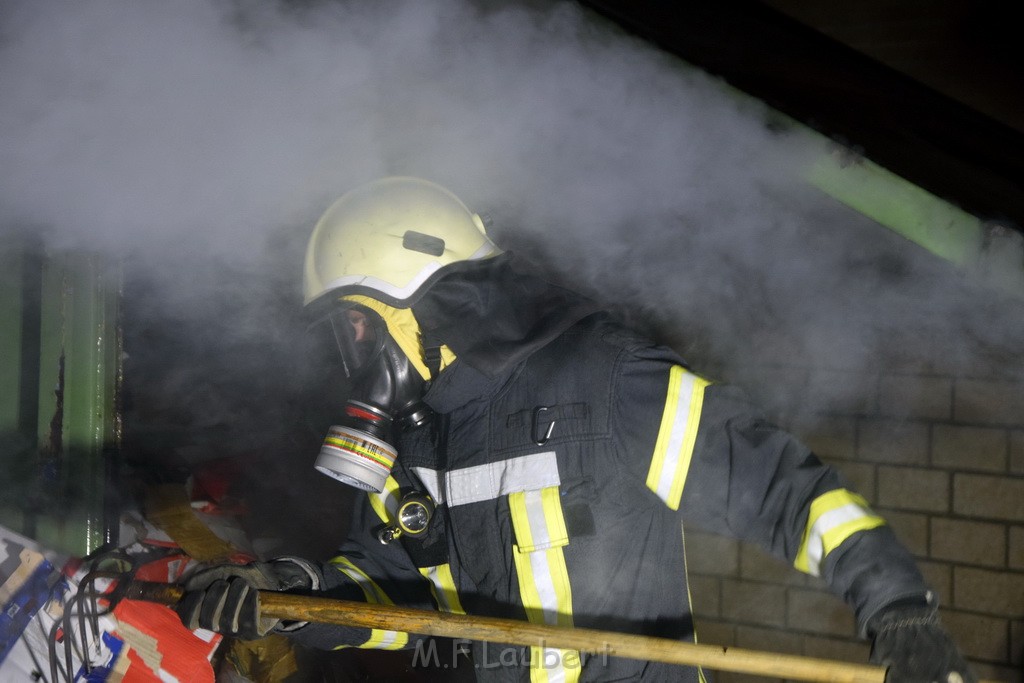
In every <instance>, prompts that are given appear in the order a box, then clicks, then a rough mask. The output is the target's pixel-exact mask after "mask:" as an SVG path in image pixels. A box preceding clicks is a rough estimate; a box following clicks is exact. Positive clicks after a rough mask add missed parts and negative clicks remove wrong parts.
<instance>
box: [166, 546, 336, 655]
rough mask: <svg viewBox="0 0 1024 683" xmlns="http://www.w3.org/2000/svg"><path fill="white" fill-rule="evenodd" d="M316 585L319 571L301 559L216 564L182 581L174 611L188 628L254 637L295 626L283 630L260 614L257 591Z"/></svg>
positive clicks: (317, 587)
mask: <svg viewBox="0 0 1024 683" xmlns="http://www.w3.org/2000/svg"><path fill="white" fill-rule="evenodd" d="M320 585H321V582H320V574H319V572H318V571H317V569H316V568H315V567H314V566H313V565H312V564H310V563H309V562H307V561H305V560H301V559H299V558H291V557H282V558H278V559H275V560H272V561H270V562H253V563H251V564H223V565H216V566H214V567H209V568H207V569H202V570H200V571H198V572H196V573H195V574H193V575H192V576H190V577H189V578H188V580H186V581H185V586H184V588H185V591H186V592H185V595H184V596H183V597H182V598H181V600H180V601H178V604H177V605H176V606H175V608H174V609H175V611H176V612H177V613H178V616H179V617H181V621H182V623H183V624H185V626H186V627H187V628H189V629H196V628H205V629H208V630H210V631H216V632H217V633H222V634H224V635H226V636H234V637H238V638H242V639H243V640H254V639H256V638H262V637H263V636H265V635H267V634H268V633H270V632H271V631H272V630H275V629H277V630H291V629H293V628H294V627H295V626H296V624H291V625H290V626H288V627H286V628H281V627H280V622H279V621H278V620H277V619H273V618H267V617H263V616H262V615H261V614H260V604H259V595H258V593H257V591H261V590H274V591H289V590H319V588H320Z"/></svg>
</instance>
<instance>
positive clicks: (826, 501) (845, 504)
mask: <svg viewBox="0 0 1024 683" xmlns="http://www.w3.org/2000/svg"><path fill="white" fill-rule="evenodd" d="M883 524H885V520H884V519H882V518H881V517H879V516H878V515H876V514H874V512H872V511H871V508H869V507H868V503H867V501H866V500H864V498H863V497H862V496H859V495H857V494H856V493H853V492H851V491H847V490H846V489H834V490H832V491H829V492H827V493H823V494H822V495H820V496H818V497H817V498H815V499H814V500H813V501H812V502H811V511H810V514H809V515H808V517H807V527H806V529H804V537H803V540H802V542H801V543H800V550H799V552H798V553H797V556H796V560H795V561H794V562H793V566H794V567H796V568H797V569H799V570H800V571H802V572H805V573H807V574H810V575H812V576H818V575H819V574H820V572H821V562H822V560H824V559H825V557H826V556H827V555H828V554H829V553H830V552H832V551H833V550H835V549H836V548H838V547H839V546H840V545H842V543H843V541H845V540H846V539H848V538H849V537H850V536H852V535H853V534H855V533H857V532H858V531H866V530H868V529H874V528H876V527H880V526H882V525H883Z"/></svg>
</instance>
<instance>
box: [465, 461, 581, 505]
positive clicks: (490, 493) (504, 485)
mask: <svg viewBox="0 0 1024 683" xmlns="http://www.w3.org/2000/svg"><path fill="white" fill-rule="evenodd" d="M560 483H561V480H560V479H559V477H558V461H557V459H556V458H555V452H554V451H547V452H545V453H533V454H531V455H523V456H520V457H518V458H511V459H510V460H502V461H500V462H492V463H488V464H487V465H477V466H475V467H465V468H463V469H459V470H452V471H451V472H448V473H447V475H446V476H445V492H446V493H447V501H448V507H455V506H457V505H467V504H469V503H479V502H481V501H485V500H494V499H496V498H500V497H501V496H507V495H508V494H510V493H516V492H518V491H530V490H533V489H542V488H544V487H546V486H558V485H559V484H560Z"/></svg>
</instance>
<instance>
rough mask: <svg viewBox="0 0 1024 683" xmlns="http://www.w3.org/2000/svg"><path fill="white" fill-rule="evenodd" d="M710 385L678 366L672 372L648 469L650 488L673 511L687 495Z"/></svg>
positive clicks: (648, 486)
mask: <svg viewBox="0 0 1024 683" xmlns="http://www.w3.org/2000/svg"><path fill="white" fill-rule="evenodd" d="M709 384H710V382H708V381H707V380H705V379H703V378H701V377H698V376H697V375H694V374H693V373H691V372H688V371H687V370H686V369H685V368H683V367H681V366H678V365H675V366H673V367H672V369H671V370H670V371H669V377H668V392H667V395H666V397H665V409H664V411H663V412H662V415H661V427H660V428H659V429H658V440H657V442H656V443H655V445H654V455H653V456H652V457H651V467H650V470H649V471H648V472H647V488H649V489H650V490H651V491H654V493H656V494H657V495H658V497H659V498H661V499H662V500H663V501H664V502H665V504H666V505H668V506H669V508H671V509H673V510H678V509H679V501H680V500H681V499H682V497H683V484H684V483H685V482H686V473H687V472H688V471H689V469H690V460H691V459H692V458H693V448H694V445H695V444H696V442H697V428H698V427H699V426H700V414H701V408H702V406H703V404H704V388H705V387H707V386H708V385H709Z"/></svg>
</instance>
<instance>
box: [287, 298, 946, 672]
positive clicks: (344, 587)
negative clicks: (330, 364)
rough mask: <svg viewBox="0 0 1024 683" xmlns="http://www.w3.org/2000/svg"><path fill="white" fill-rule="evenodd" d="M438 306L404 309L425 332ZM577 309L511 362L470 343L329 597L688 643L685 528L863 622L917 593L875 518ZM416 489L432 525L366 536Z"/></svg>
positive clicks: (626, 336)
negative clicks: (387, 538) (789, 571)
mask: <svg viewBox="0 0 1024 683" xmlns="http://www.w3.org/2000/svg"><path fill="white" fill-rule="evenodd" d="M499 279H500V278H499ZM506 289H507V287H506ZM513 291H514V289H513ZM430 304H431V302H429V301H428V302H426V303H423V304H421V307H420V310H417V308H416V307H415V306H414V311H415V312H416V313H417V317H418V319H420V320H421V324H423V326H424V328H425V335H429V333H430V329H429V328H430V327H431V326H430V324H429V323H428V324H424V323H423V322H422V321H423V320H430V313H431V311H430ZM493 304H494V299H492V300H491V302H490V305H493ZM485 308H486V306H485ZM498 308H500V305H499V306H498ZM541 308H543V306H542V307H541ZM573 310H576V311H577V312H579V313H580V314H584V315H582V317H580V318H579V319H570V320H568V321H567V322H563V323H562V324H561V326H560V329H556V330H554V331H552V330H551V329H550V328H549V327H546V325H547V323H546V322H541V323H538V322H537V320H538V319H537V317H534V318H531V320H530V321H529V322H528V324H525V325H523V324H520V325H519V327H520V328H522V327H526V328H529V329H537V328H539V327H542V328H545V330H546V332H545V333H544V334H541V335H540V337H542V338H543V342H542V343H539V344H536V343H535V344H533V345H532V346H531V345H529V344H527V345H526V346H527V349H526V351H525V352H524V353H521V354H519V355H518V356H517V357H513V358H508V359H507V362H504V363H497V364H495V363H492V364H490V365H488V363H486V362H480V361H479V360H478V359H479V356H477V355H474V353H473V349H472V344H470V343H466V344H463V350H464V351H465V356H463V354H459V359H458V360H457V361H456V362H455V363H454V364H453V365H452V366H450V367H448V368H447V369H445V370H444V371H443V372H442V373H441V374H440V376H439V377H438V379H437V380H436V381H435V382H433V383H432V385H431V386H430V388H429V391H428V393H427V395H426V401H427V403H428V404H429V405H430V406H431V407H432V408H433V409H434V410H435V411H436V413H437V416H436V417H435V419H434V421H433V422H432V423H431V424H429V425H427V426H424V427H422V428H420V429H416V430H413V431H411V432H408V433H406V434H405V435H404V436H403V438H402V440H401V443H400V444H399V458H398V463H397V464H396V467H395V469H394V471H393V472H392V476H391V477H390V478H389V480H388V485H387V487H386V489H385V491H384V492H383V493H381V494H365V495H363V494H360V498H361V501H360V504H359V506H358V509H357V511H356V513H355V518H354V520H353V524H352V533H351V537H350V538H349V539H348V541H347V542H346V543H345V544H344V545H343V546H342V547H341V549H340V551H339V555H338V557H336V558H334V559H333V560H331V561H329V562H327V563H325V564H324V567H323V571H324V579H325V585H326V590H327V592H328V593H330V594H333V595H335V596H338V597H345V598H349V599H358V600H368V601H371V602H380V603H392V602H393V603H395V604H402V605H408V606H417V607H423V608H429V609H438V610H444V611H450V612H464V613H469V614H480V615H492V616H501V617H511V618H516V619H521V620H528V621H530V622H534V623H543V624H552V625H562V626H576V627H587V628H598V629H605V630H614V631H622V632H629V633H638V634H645V635H657V636H662V637H668V638H676V639H680V640H685V641H690V642H693V641H694V639H695V635H694V625H693V619H692V612H693V609H692V608H691V602H693V603H696V604H697V606H698V610H699V606H700V603H701V596H700V595H691V594H690V591H689V588H688V584H687V578H686V552H685V531H684V529H688V528H691V527H692V528H699V529H702V530H706V531H711V532H715V533H721V534H724V535H727V536H730V537H733V538H739V539H742V540H746V541H750V542H753V543H756V544H757V545H759V546H761V547H762V548H764V549H765V550H766V551H768V552H770V553H771V554H773V555H775V556H776V557H779V558H781V559H784V560H786V561H787V562H789V563H791V564H793V565H794V566H795V567H796V568H797V569H799V570H801V571H804V572H807V573H809V574H812V575H817V576H820V577H822V578H823V579H824V580H825V581H826V582H827V583H828V585H829V586H830V587H831V588H832V590H833V591H835V593H837V594H838V595H839V596H841V597H842V598H843V599H844V600H845V601H846V602H847V603H848V604H849V605H850V606H851V608H852V609H853V610H854V612H855V614H856V616H857V619H858V623H860V624H861V625H862V626H863V624H864V623H866V621H867V620H868V619H869V618H870V617H871V616H872V615H873V614H874V613H875V612H876V611H877V610H879V608H881V607H883V606H885V605H887V604H888V603H891V602H893V601H895V600H899V599H902V598H907V597H912V596H923V595H924V594H925V592H926V587H925V585H924V584H923V581H922V579H921V576H920V574H919V573H918V571H917V569H916V568H915V566H914V563H913V561H912V559H911V558H910V556H909V554H908V553H907V551H906V550H905V549H904V548H903V547H902V546H901V545H900V544H899V543H898V542H897V541H896V540H895V539H894V537H893V535H892V533H891V532H890V530H889V529H888V527H887V526H885V522H884V520H882V519H881V518H880V517H878V516H877V515H876V514H875V513H874V512H872V511H871V510H870V509H869V507H868V505H867V503H866V502H865V501H864V499H863V498H861V497H860V496H859V495H857V494H856V493H855V492H853V491H851V490H850V489H849V488H848V487H847V486H846V484H845V483H844V482H843V481H842V479H841V478H840V476H839V475H838V474H837V473H836V472H835V471H834V470H833V469H831V468H830V467H828V466H826V465H824V464H822V462H821V461H819V459H818V458H817V457H816V456H815V455H814V454H813V453H811V452H810V451H809V450H808V449H807V448H806V447H805V446H804V445H802V444H801V443H800V442H799V441H798V440H797V439H795V438H794V437H793V436H791V435H789V434H788V433H786V432H785V431H783V430H781V429H779V428H777V427H776V426H774V425H772V424H769V423H768V422H767V421H765V419H764V418H763V417H762V416H761V415H760V414H759V412H758V411H757V409H755V408H754V407H753V406H751V405H750V404H749V403H748V401H747V399H746V398H745V397H744V395H743V394H742V393H741V392H740V391H738V390H737V389H735V388H733V387H730V386H725V385H719V384H715V383H713V382H710V381H708V380H707V379H705V378H703V377H701V376H699V375H698V374H695V373H694V372H692V371H691V370H690V369H688V368H687V366H686V365H685V363H683V361H682V360H681V359H680V358H679V357H678V356H677V355H676V354H675V353H673V352H672V351H671V350H669V349H667V348H665V347H662V346H658V345H656V344H654V343H652V342H650V341H649V340H647V339H645V338H643V337H641V336H638V335H636V334H634V333H633V332H631V331H630V330H628V329H626V328H624V327H622V326H621V325H619V324H617V323H615V322H614V321H612V320H611V319H610V318H609V317H608V316H606V315H603V314H585V313H586V311H585V309H584V308H583V307H580V308H575V309H573ZM463 314H465V311H463ZM470 317H471V316H470ZM555 317H557V316H555ZM520 322H522V321H520ZM531 326H532V327H531ZM512 327H515V326H514V325H513V326H512ZM556 327H557V326H556ZM473 334H482V333H480V331H479V330H474V332H473ZM512 336H514V335H512ZM453 348H454V347H453ZM455 350H456V353H457V354H458V353H459V349H455ZM474 359H477V360H478V362H477V363H476V365H477V367H474V366H473V365H471V364H470V362H468V361H471V360H474ZM481 368H483V369H481ZM409 492H427V493H429V494H430V495H431V496H432V497H433V499H434V500H435V501H436V503H437V511H436V514H435V517H434V519H433V521H432V522H431V525H430V528H429V530H428V531H427V533H426V534H425V535H424V536H421V537H416V538H412V537H409V536H405V537H403V538H402V539H400V540H399V541H396V542H392V543H391V544H388V545H382V544H381V543H380V542H379V541H378V540H377V538H376V532H377V531H378V530H379V529H380V528H382V527H383V526H384V525H387V524H390V523H392V522H393V521H394V512H395V510H396V509H397V506H398V503H399V501H400V500H401V498H402V497H403V496H404V495H406V494H408V493H409ZM295 637H296V638H299V639H300V640H302V641H304V642H306V643H308V644H311V645H316V646H319V647H328V648H333V647H339V646H356V647H377V648H392V649H398V648H418V652H417V655H418V656H419V661H428V660H429V661H431V663H434V664H439V665H442V666H443V665H445V664H449V665H454V664H456V663H458V664H460V665H462V666H466V665H467V664H466V662H465V660H464V659H463V660H454V659H452V653H451V652H449V651H439V650H437V649H436V645H428V644H427V643H425V642H424V641H423V640H422V639H421V638H420V637H419V636H415V635H410V634H404V633H395V632H388V631H371V630H369V629H361V628H336V627H326V626H318V625H310V626H307V627H305V628H303V629H300V630H299V631H297V632H296V633H295ZM472 654H473V660H472V662H471V663H470V664H469V665H470V666H475V667H476V673H477V676H478V678H479V679H481V680H507V681H519V680H539V681H557V680H566V681H574V680H584V681H603V680H634V679H642V680H659V681H660V680H665V681H678V680H693V681H696V680H700V679H701V678H702V677H703V674H702V672H700V671H698V670H696V669H688V668H685V667H677V666H670V665H666V664H660V663H652V662H646V661H641V660H633V659H628V658H622V657H608V656H605V655H602V654H590V655H586V654H584V655H581V654H580V653H577V652H570V651H562V650H555V649H543V648H541V647H539V646H538V647H534V648H514V647H510V646H502V645H495V644H486V645H485V644H482V643H474V644H472Z"/></svg>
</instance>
